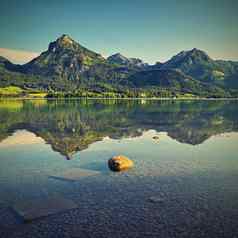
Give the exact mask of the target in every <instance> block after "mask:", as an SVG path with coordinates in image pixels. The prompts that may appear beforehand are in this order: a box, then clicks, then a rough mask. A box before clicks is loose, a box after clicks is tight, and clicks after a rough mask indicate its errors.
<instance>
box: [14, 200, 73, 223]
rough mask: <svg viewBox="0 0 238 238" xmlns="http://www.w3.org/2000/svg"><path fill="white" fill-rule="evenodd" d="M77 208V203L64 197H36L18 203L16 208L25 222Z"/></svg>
mask: <svg viewBox="0 0 238 238" xmlns="http://www.w3.org/2000/svg"><path fill="white" fill-rule="evenodd" d="M75 208H77V205H76V204H75V203H74V202H73V201H71V200H68V199H65V198H62V197H52V198H46V199H43V198H42V199H35V200H32V201H24V202H22V203H18V204H16V206H15V207H14V210H15V211H16V212H17V214H18V215H20V216H21V217H22V218H23V219H24V221H25V222H31V221H33V220H35V219H38V218H42V217H46V216H49V215H53V214H57V213H60V212H65V211H68V210H71V209H75Z"/></svg>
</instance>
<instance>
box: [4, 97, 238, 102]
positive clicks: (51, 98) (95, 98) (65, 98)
mask: <svg viewBox="0 0 238 238" xmlns="http://www.w3.org/2000/svg"><path fill="white" fill-rule="evenodd" d="M42 99H44V100H79V99H80V100H81V99H84V100H85V99H86V100H148V101H166V100H169V101H171V100H172V101H180V100H182V101H186V100H204V101H237V100H238V98H167V97H166V98H130V97H128V98H107V97H106V98H105V97H70V98H68V97H50V98H48V97H0V100H42Z"/></svg>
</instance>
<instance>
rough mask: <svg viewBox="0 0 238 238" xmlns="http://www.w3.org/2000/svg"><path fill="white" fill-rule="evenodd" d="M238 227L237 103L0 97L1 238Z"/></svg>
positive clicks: (203, 232)
mask: <svg viewBox="0 0 238 238" xmlns="http://www.w3.org/2000/svg"><path fill="white" fill-rule="evenodd" d="M114 155H125V156H127V157H128V158H130V159H131V160H132V161H133V162H134V167H133V168H132V169H130V170H127V171H123V172H112V171H110V170H109V168H108V164H107V162H108V159H110V158H111V157H112V156H114ZM237 235H238V101H229V100H194V101H192V100H191V101H189V100H187V101H186V100H181V101H179V100H93V99H88V100H86V99H81V100H76V99H75V100H46V99H39V100H38V99H35V100H20V99H19V100H0V237H3V238H5V237H14V238H15V237H24V238H25V237H31V238H32V237H100V238H101V237H113V238H114V237H120V238H121V237H132V238H135V237H163V238H167V237H209V238H211V237H216V238H217V237H232V238H234V237H237Z"/></svg>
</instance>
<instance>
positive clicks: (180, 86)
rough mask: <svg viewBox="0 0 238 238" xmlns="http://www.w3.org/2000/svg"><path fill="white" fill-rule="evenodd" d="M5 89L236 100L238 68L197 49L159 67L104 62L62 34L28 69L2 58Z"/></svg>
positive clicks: (120, 59) (117, 57)
mask: <svg viewBox="0 0 238 238" xmlns="http://www.w3.org/2000/svg"><path fill="white" fill-rule="evenodd" d="M7 86H17V87H20V89H22V90H18V91H23V93H22V94H20V95H19V96H25V95H29V91H31V92H32V90H33V91H34V92H37V90H38V92H37V93H39V92H44V95H45V94H46V95H48V96H52V97H55V96H68V97H72V96H73V97H74V96H78V97H81V96H91V97H140V95H146V96H148V97H156V96H161V92H162V91H163V92H164V91H165V90H166V95H167V96H168V95H169V96H178V97H179V96H181V95H182V96H184V94H186V93H188V94H189V95H190V96H203V97H204V96H205V97H231V96H233V97H234V96H237V95H238V63H236V62H232V61H218V60H213V59H211V58H210V57H209V56H208V55H207V54H206V53H205V52H203V51H201V50H198V49H193V50H190V51H183V52H181V53H179V54H178V55H176V56H174V57H172V58H171V59H170V60H169V61H167V62H165V63H164V64H162V63H160V62H158V63H156V64H155V65H148V64H146V63H144V62H143V61H142V60H140V59H136V58H127V57H125V56H123V55H121V54H120V53H117V54H114V55H112V56H109V57H108V58H107V59H105V58H104V57H103V56H101V55H100V54H98V53H96V52H93V51H91V50H89V49H87V48H85V47H84V46H82V45H81V44H79V43H77V42H76V41H74V40H73V39H72V38H70V37H69V36H68V35H62V36H60V37H59V38H58V39H56V40H55V41H53V42H51V43H50V44H49V46H48V49H47V50H46V51H45V52H43V53H41V55H40V56H38V57H36V58H35V59H33V60H32V61H30V62H28V63H26V64H24V65H15V64H12V63H11V62H10V61H8V60H7V59H5V58H3V57H0V87H7ZM3 90H4V89H3ZM3 95H6V94H3ZM162 95H164V94H162ZM0 96H1V91H0Z"/></svg>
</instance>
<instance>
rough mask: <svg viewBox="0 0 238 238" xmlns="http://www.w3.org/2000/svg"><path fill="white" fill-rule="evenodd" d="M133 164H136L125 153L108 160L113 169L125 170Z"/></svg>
mask: <svg viewBox="0 0 238 238" xmlns="http://www.w3.org/2000/svg"><path fill="white" fill-rule="evenodd" d="M133 166H134V163H133V161H132V160H130V159H128V158H127V157H126V156H123V155H118V156H114V157H112V158H111V159H109V160H108V167H109V168H110V169H111V170H112V171H123V170H127V169H130V168H132V167H133Z"/></svg>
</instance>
